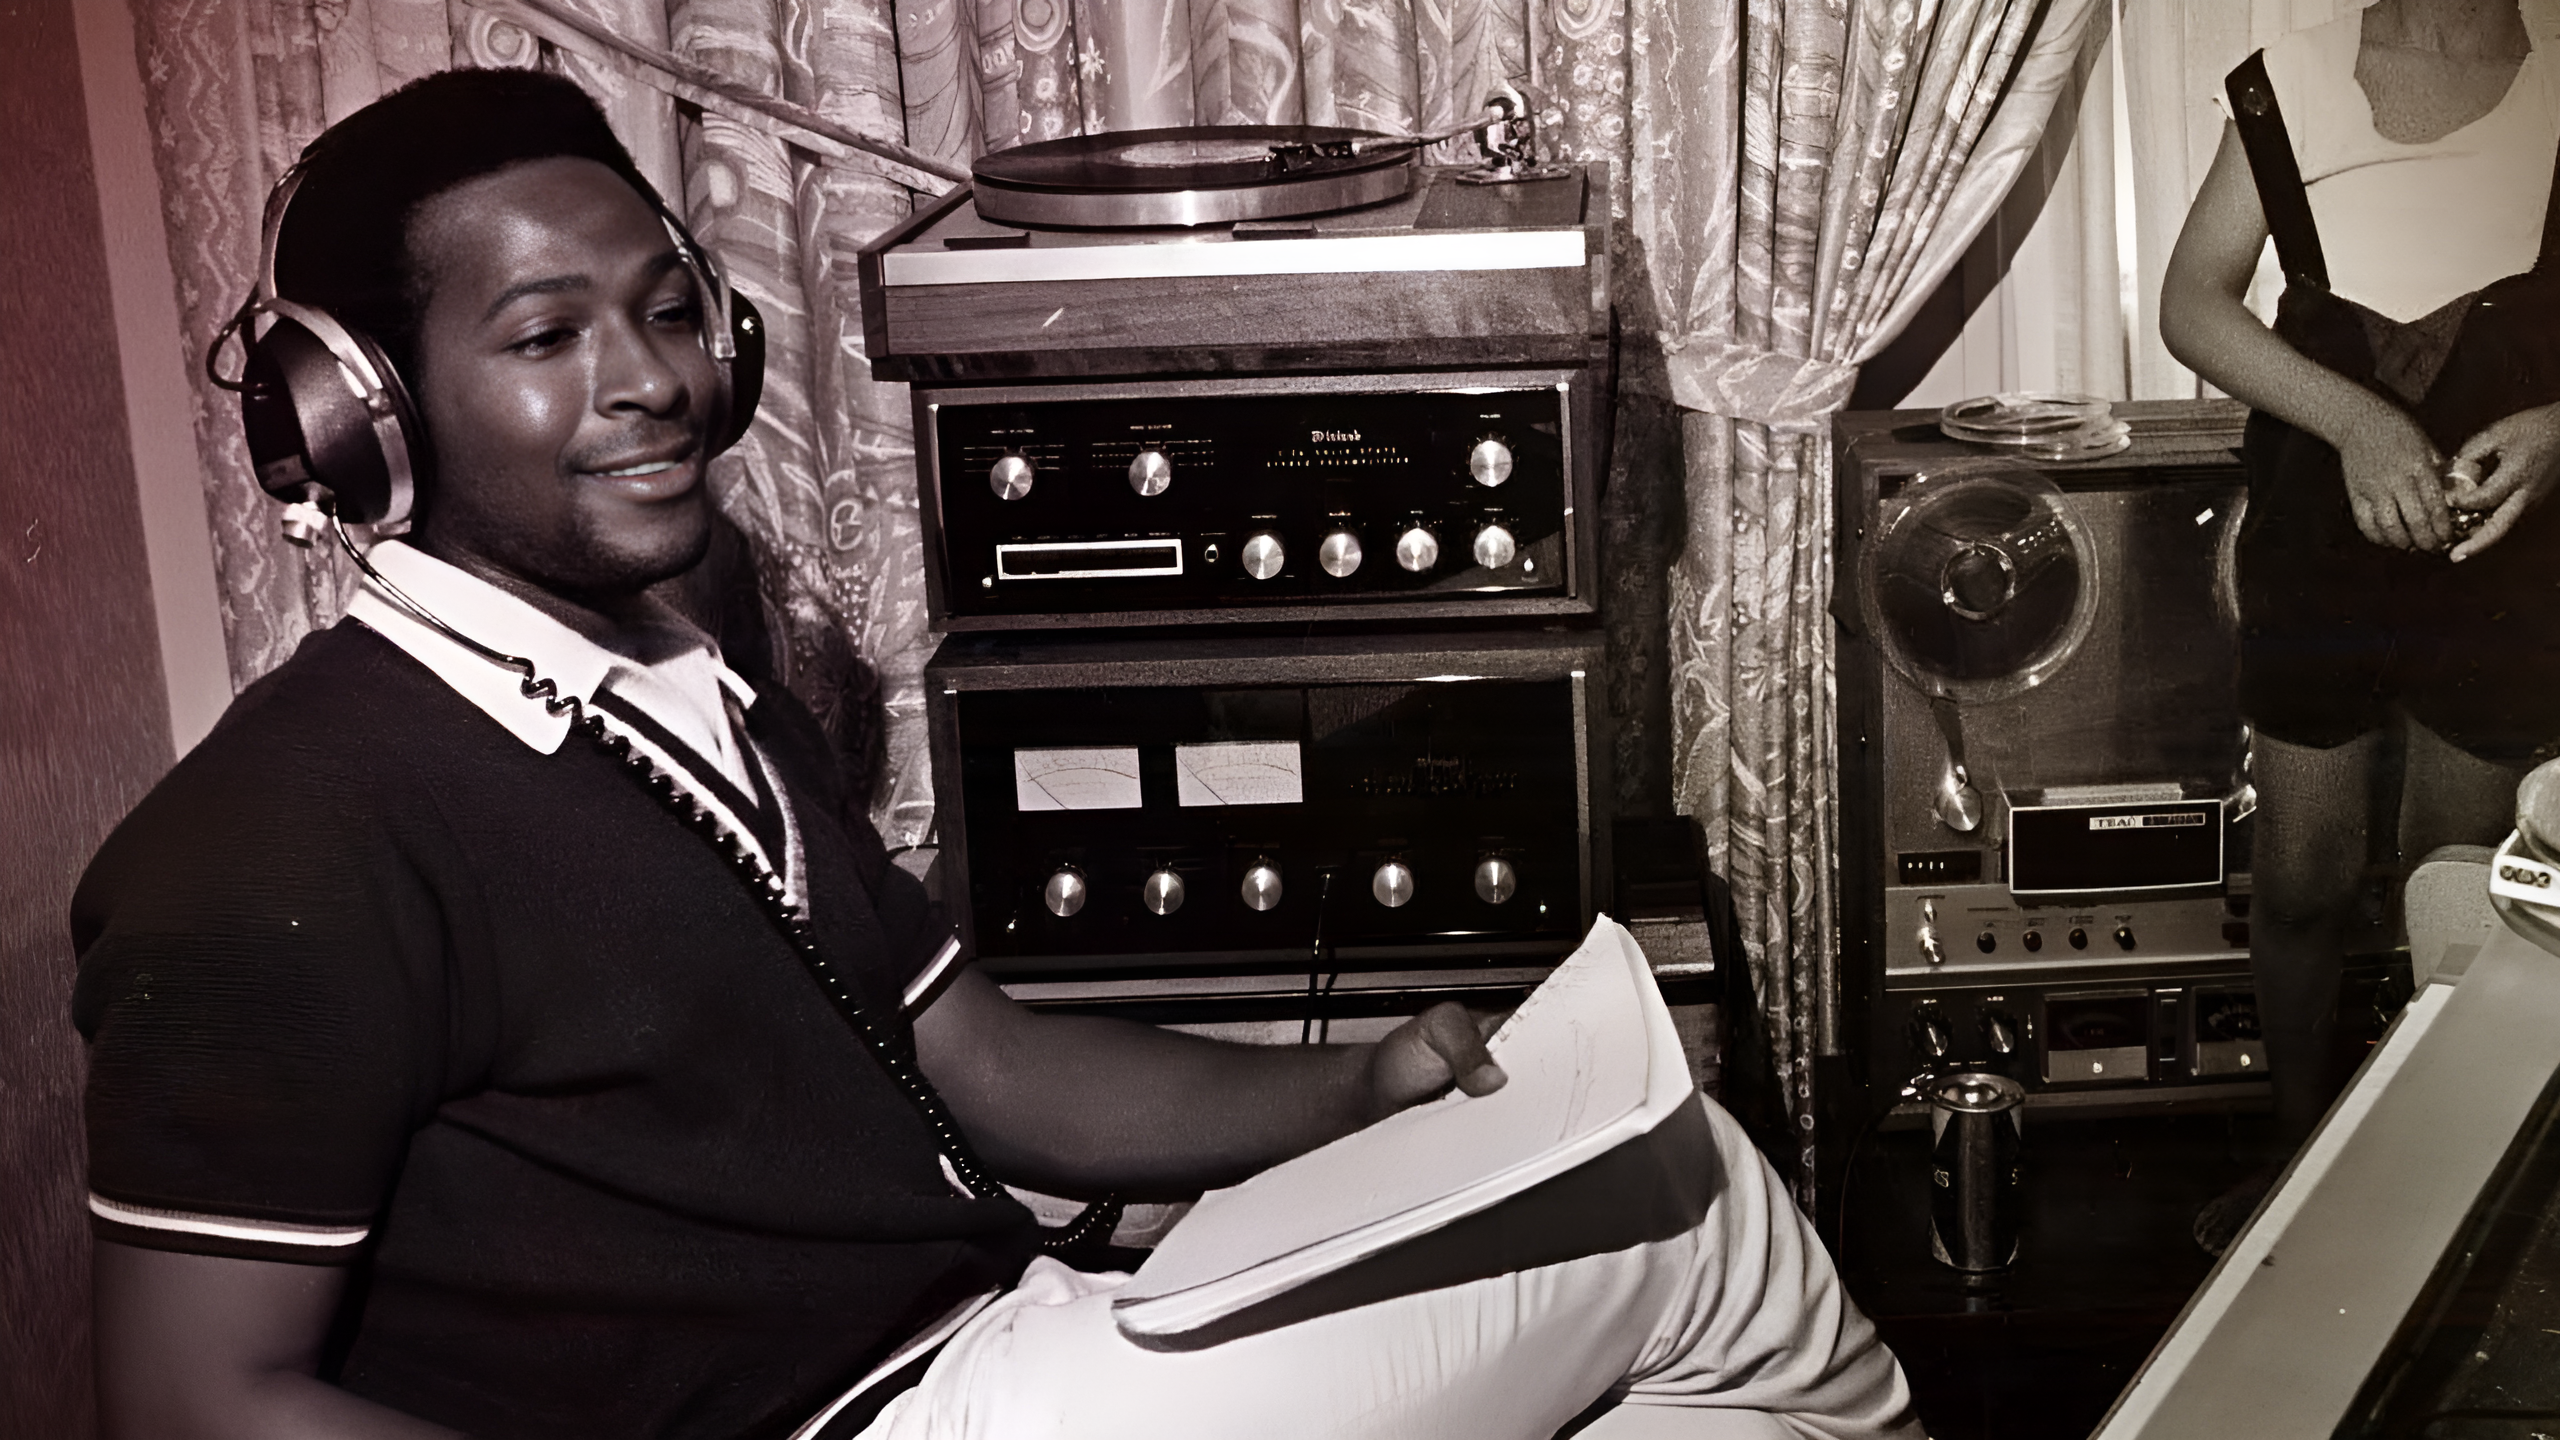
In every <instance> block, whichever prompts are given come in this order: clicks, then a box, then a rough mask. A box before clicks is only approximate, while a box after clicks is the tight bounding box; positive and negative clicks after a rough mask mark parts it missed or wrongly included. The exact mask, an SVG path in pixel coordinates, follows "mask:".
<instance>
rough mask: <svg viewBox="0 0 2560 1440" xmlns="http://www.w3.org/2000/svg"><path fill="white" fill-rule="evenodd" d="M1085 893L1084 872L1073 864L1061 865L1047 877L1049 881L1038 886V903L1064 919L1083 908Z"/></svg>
mask: <svg viewBox="0 0 2560 1440" xmlns="http://www.w3.org/2000/svg"><path fill="white" fill-rule="evenodd" d="M1087 893H1088V892H1087V891H1086V889H1085V883H1084V872H1083V871H1081V870H1078V869H1077V868H1076V867H1074V866H1073V865H1061V866H1059V867H1058V873H1057V874H1055V875H1052V876H1050V877H1049V883H1048V884H1046V885H1043V886H1041V887H1040V903H1041V904H1043V905H1046V906H1048V907H1049V913H1050V914H1052V915H1055V916H1057V917H1058V918H1059V919H1061V920H1064V919H1066V918H1067V917H1068V916H1070V915H1073V914H1074V913H1076V912H1077V911H1079V910H1081V909H1083V908H1084V900H1085V896H1086V894H1087Z"/></svg>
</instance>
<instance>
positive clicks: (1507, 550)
mask: <svg viewBox="0 0 2560 1440" xmlns="http://www.w3.org/2000/svg"><path fill="white" fill-rule="evenodd" d="M1519 553H1520V546H1519V545H1518V544H1517V543H1516V542H1514V541H1513V540H1512V538H1511V532H1510V531H1508V530H1505V529H1503V528H1502V527H1501V526H1499V525H1487V526H1486V527H1484V528H1483V529H1481V530H1479V531H1477V532H1476V563H1477V564H1479V565H1481V566H1483V567H1484V568H1486V569H1487V570H1499V569H1501V568H1502V567H1503V566H1505V565H1508V564H1510V563H1511V557H1512V556H1514V555H1517V554H1519Z"/></svg>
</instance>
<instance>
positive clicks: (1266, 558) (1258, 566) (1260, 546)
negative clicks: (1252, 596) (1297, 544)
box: [1236, 530, 1289, 580]
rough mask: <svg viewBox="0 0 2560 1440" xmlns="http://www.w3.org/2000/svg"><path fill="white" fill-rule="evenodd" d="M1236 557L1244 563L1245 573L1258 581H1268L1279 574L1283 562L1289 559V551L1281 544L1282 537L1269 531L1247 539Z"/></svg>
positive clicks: (1260, 532)
mask: <svg viewBox="0 0 2560 1440" xmlns="http://www.w3.org/2000/svg"><path fill="white" fill-rule="evenodd" d="M1236 555H1237V558H1238V559H1240V560H1242V561H1244V573H1246V574H1247V575H1250V576H1252V577H1253V578H1254V579H1256V580H1268V579H1270V578H1271V577H1272V576H1274V575H1277V574H1279V573H1280V565H1281V562H1282V561H1285V560H1287V559H1288V558H1289V552H1288V550H1287V549H1285V548H1284V547H1282V545H1281V544H1280V537H1279V536H1277V535H1274V534H1272V533H1271V532H1270V531H1268V530H1263V531H1259V532H1257V533H1255V534H1254V535H1251V536H1249V537H1247V538H1246V540H1245V542H1244V548H1243V549H1242V550H1240V551H1238V552H1236Z"/></svg>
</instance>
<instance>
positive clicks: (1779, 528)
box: [1639, 0, 2097, 1201]
mask: <svg viewBox="0 0 2560 1440" xmlns="http://www.w3.org/2000/svg"><path fill="white" fill-rule="evenodd" d="M2040 9H2041V23H2038V24H2033V25H2032V31H2031V22H2035V21H2037V20H2038V18H2039V10H2040ZM2096 10H2097V7H2096V6H2095V4H2093V3H2091V0H2051V3H2049V4H2046V5H2043V6H2042V7H2039V6H2038V5H2037V4H2035V3H2033V0H1947V3H1945V4H1943V5H1940V4H1929V3H1921V4H1916V5H1915V4H1910V3H1906V0H1861V3H1858V4H1856V5H1854V6H1850V7H1838V6H1833V5H1830V4H1824V3H1803V0H1752V3H1750V4H1749V5H1748V6H1747V8H1746V9H1745V12H1744V16H1743V31H1744V33H1743V36H1742V43H1741V44H1740V46H1738V47H1737V48H1736V51H1735V62H1736V64H1735V68H1737V69H1738V71H1739V74H1738V76H1736V77H1734V78H1730V79H1728V78H1726V77H1724V76H1711V77H1710V78H1709V80H1708V85H1707V87H1706V88H1708V89H1709V90H1711V91H1714V92H1716V93H1719V94H1721V93H1725V92H1728V91H1729V92H1734V93H1736V98H1737V101H1738V112H1739V114H1738V119H1739V123H1738V125H1736V126H1735V127H1734V130H1733V133H1732V141H1731V149H1730V150H1729V151H1727V152H1725V155H1724V156H1716V157H1708V158H1707V160H1706V164H1707V167H1708V169H1709V171H1710V173H1713V172H1714V171H1715V170H1717V169H1720V168H1724V166H1727V165H1729V167H1730V169H1729V173H1731V174H1733V175H1734V176H1735V184H1734V196H1735V198H1734V207H1733V212H1732V226H1733V229H1732V235H1733V240H1732V246H1733V250H1732V254H1733V262H1732V267H1731V270H1732V273H1731V280H1730V283H1729V285H1728V284H1727V282H1725V281H1722V280H1720V279H1719V278H1718V277H1716V276H1714V275H1713V274H1712V273H1710V272H1709V270H1708V269H1707V268H1702V269H1701V271H1700V272H1699V273H1698V274H1697V275H1696V276H1695V277H1694V278H1693V279H1691V280H1690V283H1689V286H1688V291H1689V295H1688V300H1689V303H1688V306H1687V308H1686V311H1685V314H1683V316H1682V321H1681V325H1680V329H1679V331H1678V332H1677V333H1674V334H1671V335H1667V336H1666V337H1665V343H1664V352H1665V353H1664V360H1665V364H1666V367H1667V369H1668V370H1669V372H1670V379H1671V388H1672V392H1673V394H1674V396H1675V397H1676V398H1678V399H1679V400H1680V401H1681V403H1682V404H1683V405H1684V407H1694V408H1690V409H1688V410H1687V413H1686V414H1684V416H1683V421H1682V439H1683V449H1684V458H1685V462H1686V471H1687V474H1686V485H1685V488H1686V498H1687V508H1688V514H1689V517H1690V542H1689V544H1688V545H1687V547H1686V548H1685V549H1684V550H1683V551H1682V552H1681V554H1680V555H1679V557H1678V558H1677V559H1676V560H1675V561H1674V562H1673V564H1672V567H1671V574H1670V576H1669V584H1668V591H1669V604H1670V609H1671V626H1672V628H1671V644H1670V651H1671V656H1670V659H1671V674H1672V679H1673V690H1672V719H1673V728H1674V732H1675V735H1676V736H1677V741H1678V748H1677V749H1676V750H1675V753H1674V755H1673V769H1672V786H1673V791H1674V798H1675V801H1676V803H1677V804H1678V805H1679V807H1680V808H1681V809H1682V810H1683V811H1684V812H1686V813H1688V814H1691V815H1694V816H1697V817H1699V818H1700V820H1701V821H1702V822H1703V823H1704V824H1705V828H1706V832H1707V836H1708V844H1709V849H1710V853H1711V854H1712V855H1713V856H1714V858H1715V860H1716V862H1717V864H1718V866H1719V868H1721V869H1722V870H1723V871H1724V873H1725V875H1726V877H1727V878H1728V879H1729V880H1730V881H1731V882H1732V884H1733V886H1734V891H1735V895H1736V900H1737V906H1738V909H1739V910H1740V912H1741V914H1740V918H1741V928H1742V932H1743V948H1744V950H1745V952H1746V954H1747V956H1748V958H1749V960H1750V963H1751V966H1752V971H1753V974H1754V977H1755V980H1756V982H1757V989H1758V992H1759V996H1760V1001H1761V1008H1762V1012H1763V1013H1762V1017H1761V1019H1762V1024H1763V1027H1764V1032H1765V1034H1766V1036H1767V1040H1768V1045H1769V1051H1770V1055H1771V1060H1772V1064H1773V1066H1774V1068H1775V1070H1776V1072H1777V1073H1776V1077H1775V1078H1776V1081H1777V1085H1778V1089H1779V1093H1780V1095H1781V1096H1782V1097H1783V1099H1784V1101H1785V1105H1786V1109H1787V1112H1788V1114H1787V1120H1788V1123H1789V1124H1790V1126H1791V1127H1792V1128H1793V1129H1794V1131H1795V1132H1796V1134H1797V1137H1798V1140H1799V1144H1798V1146H1797V1153H1796V1156H1795V1161H1796V1165H1795V1171H1794V1174H1793V1175H1792V1176H1791V1180H1792V1182H1793V1183H1794V1185H1795V1186H1796V1189H1797V1193H1798V1196H1799V1198H1800V1199H1805V1200H1808V1201H1809V1200H1810V1198H1811V1194H1812V1187H1813V1183H1814V1159H1815V1156H1814V1148H1813V1138H1814V1129H1815V1114H1814V1094H1813V1070H1814V1065H1815V1061H1816V1060H1817V1059H1818V1058H1819V1057H1821V1056H1825V1055H1834V1054H1838V1053H1840V1051H1841V1048H1842V1039H1843V1037H1842V1036H1841V1034H1840V1029H1839V1008H1838V999H1839V994H1840V985H1841V981H1842V977H1841V976H1840V974H1839V973H1838V953H1839V952H1838V941H1837V921H1836V918H1835V906H1836V902H1837V895H1836V887H1837V872H1836V856H1837V840H1838V828H1839V827H1838V814H1837V805H1838V799H1837V797H1838V773H1837V757H1836V754H1835V747H1834V740H1833V736H1834V725H1835V705H1836V693H1835V679H1834V668H1833V667H1834V657H1833V645H1832V633H1831V622H1830V618H1829V603H1830V595H1831V571H1832V555H1831V524H1830V518H1831V517H1830V511H1831V503H1830V502H1831V473H1830V471H1831V454H1830V441H1829V434H1828V429H1827V421H1828V417H1829V414H1830V412H1831V411H1833V410H1836V409H1837V408H1839V406H1840V405H1842V404H1844V403H1846V400H1847V397H1848V385H1847V384H1846V383H1844V379H1845V377H1848V376H1853V375H1854V373H1855V367H1856V365H1857V364H1858V363H1860V362H1861V361H1863V360H1865V359H1867V358H1869V357H1870V356H1872V355H1873V354H1874V353H1875V352H1876V351H1877V350H1878V349H1880V348H1881V347H1882V346H1883V345H1884V344H1885V343H1886V342H1887V341H1889V340H1890V339H1891V338H1892V334H1893V333H1894V330H1896V329H1898V328H1899V326H1898V316H1899V313H1900V312H1902V311H1903V310H1904V309H1905V306H1906V304H1909V303H1916V300H1913V299H1912V298H1911V297H1913V296H1918V295H1925V294H1926V292H1927V290H1928V289H1929V288H1931V287H1933V286H1934V285H1935V284H1936V283H1937V281H1938V280H1939V279H1940V278H1941V277H1942V276H1943V274H1944V272H1945V269H1946V267H1947V266H1950V265H1952V264H1953V263H1954V260H1955V258H1956V257H1957V256H1958V255H1960V254H1961V252H1962V250H1963V248H1964V246H1965V245H1966V244H1967V243H1969V242H1970V241H1971V239H1972V234H1973V231H1974V230H1975V229H1978V228H1979V225H1980V222H1981V220H1982V219H1983V218H1985V217H1987V215H1988V213H1989V211H1990V209H1991V208H1992V207H1995V206H1996V205H1997V203H1998V200H1999V198H2000V197H2001V196H2002V195H2005V194H2006V193H2007V190H2008V188H2009V183H2010V181H2012V180H2014V178H2015V176H2016V173H2017V169H2018V168H2019V167H2020V166H2022V165H2023V163H2024V159H2025V154H2026V152H2027V151H2028V150H2031V149H2032V148H2033V141H2034V139H2035V137H2036V136H2038V135H2040V134H2041V132H2042V130H2043V127H2044V122H2045V119H2046V118H2047V116H2049V115H2050V113H2051V111H2052V106H2053V101H2054V98H2055V96H2056V95H2058V94H2059V93H2061V91H2062V90H2063V89H2064V88H2065V87H2066V86H2067V85H2068V84H2069V83H2071V81H2072V80H2073V77H2074V76H2075V75H2076V74H2078V73H2083V72H2085V69H2086V66H2087V63H2088V60H2089V58H2090V57H2092V56H2093V55H2094V54H2095V50H2096V47H2095V45H2094V44H2092V43H2090V25H2091V21H2092V18H2093V15H2094V14H2095V13H2096ZM1674 28H1675V29H1676V28H1677V27H1676V25H1675V26H1674ZM2031 33H2032V36H2033V39H2034V42H2035V43H2034V44H2033V45H2032V46H2029V44H2028V42H2029V39H2030V35H2031ZM1986 137H1992V138H1995V139H1996V140H1997V143H1991V144H1986ZM2021 137H2023V139H2024V141H2025V144H2024V145H2023V146H2022V145H2020V144H2019V143H2017V142H2018V141H2019V139H2020V138H2021ZM1726 157H1729V159H1728V158H1726ZM1719 161H1722V162H1723V164H1721V165H1720V164H1719ZM2003 170H2005V172H2006V173H2005V174H2003V173H2001V172H2002V171H2003ZM1969 180H1970V182H1971V183H1970V184H1968V181H1969ZM1639 203H1640V204H1641V203H1642V197H1639ZM1723 224H1724V221H1723V217H1722V216H1721V215H1714V216H1710V217H1707V219H1706V225H1705V231H1704V233H1705V234H1706V235H1707V236H1710V237H1713V240H1714V242H1715V243H1716V244H1717V245H1718V246H1721V244H1722V238H1723V233H1724V231H1723ZM1653 278H1654V283H1655V285H1656V287H1657V302H1658V303H1659V302H1660V301H1661V300H1662V299H1664V298H1665V297H1666V296H1667V295H1668V294H1670V293H1676V292H1674V291H1670V290H1668V289H1666V281H1669V282H1671V283H1672V284H1676V283H1677V279H1678V278H1679V277H1673V276H1665V275H1664V274H1663V273H1662V272H1661V270H1660V269H1658V268H1657V269H1656V270H1655V271H1654V276H1653ZM1663 308H1664V310H1665V311H1666V312H1668V310H1669V306H1668V305H1664V306H1663ZM1888 322H1893V323H1891V324H1889V323H1888ZM1826 387H1827V388H1826ZM1772 422H1774V423H1772ZM1719 530H1721V531H1723V532H1724V533H1717V532H1718V531H1719Z"/></svg>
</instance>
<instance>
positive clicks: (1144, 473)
mask: <svg viewBox="0 0 2560 1440" xmlns="http://www.w3.org/2000/svg"><path fill="white" fill-rule="evenodd" d="M1172 483H1173V462H1172V461H1170V460H1167V459H1166V458H1164V452H1163V451H1161V450H1141V451H1139V452H1138V458H1137V459H1135V460H1132V461H1130V462H1129V488H1130V489H1132V490H1135V491H1137V492H1138V493H1139V494H1141V495H1161V494H1163V493H1164V492H1165V487H1166V486H1168V485H1171V484H1172Z"/></svg>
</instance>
